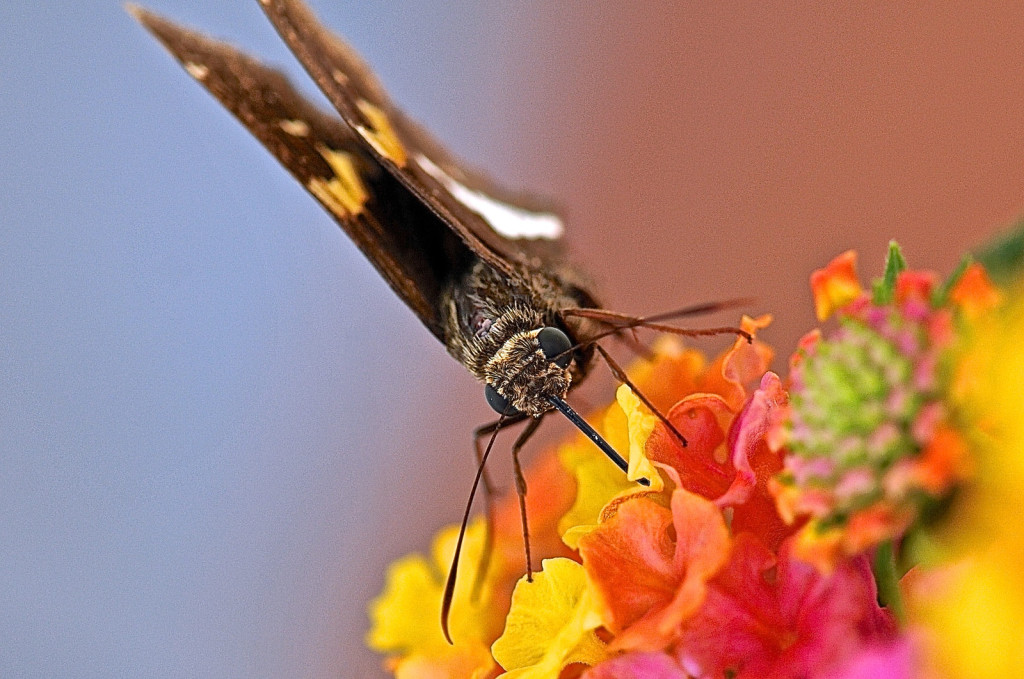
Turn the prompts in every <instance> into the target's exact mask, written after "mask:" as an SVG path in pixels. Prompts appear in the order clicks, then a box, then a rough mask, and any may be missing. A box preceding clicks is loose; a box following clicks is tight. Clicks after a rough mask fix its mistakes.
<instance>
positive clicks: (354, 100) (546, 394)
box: [129, 0, 749, 636]
mask: <svg viewBox="0 0 1024 679" xmlns="http://www.w3.org/2000/svg"><path fill="white" fill-rule="evenodd" d="M260 4H261V5H262V7H263V10H264V11H265V12H266V14H267V16H268V17H269V19H270V21H271V23H273V25H274V27H275V28H276V29H277V31H278V33H280V35H281V37H282V38H283V39H284V41H285V42H286V43H287V45H288V47H289V48H290V49H291V51H292V53H293V54H295V56H296V57H297V58H298V60H299V61H300V62H301V63H302V65H303V66H304V67H305V68H306V70H307V71H308V72H309V74H310V75H311V76H312V78H313V80H314V81H316V83H317V85H318V86H319V87H320V89H321V90H322V91H323V93H324V94H325V95H326V96H327V99H328V100H329V101H330V102H331V104H332V105H333V106H334V108H335V110H336V111H337V113H338V114H339V116H340V118H339V117H336V116H334V115H329V114H326V113H324V112H323V111H321V110H320V109H318V108H317V107H316V106H314V105H312V104H311V103H309V102H308V101H307V100H306V99H304V98H303V97H302V96H301V95H300V94H298V93H297V92H296V91H295V89H294V88H293V87H292V86H291V85H290V84H289V83H288V81H287V80H286V79H285V77H284V76H283V75H282V74H281V73H280V72H278V71H276V70H273V69H270V68H267V67H266V66H264V65H263V64H261V63H260V62H258V61H256V60H255V59H253V58H251V57H249V56H247V55H245V54H243V53H241V52H239V51H238V50H236V49H235V48H233V47H231V46H230V45H227V44H225V43H222V42H217V41H214V40H211V39H209V38H207V37H205V36H203V35H201V34H199V33H196V32H193V31H190V30H188V29H186V28H183V27H181V26H178V25H176V24H174V23H172V22H171V21H168V20H167V19H164V18H162V17H159V16H157V15H155V14H152V13H151V12H148V11H146V10H143V9H140V8H137V7H129V11H130V12H131V13H132V14H133V15H134V16H135V17H136V18H137V19H138V20H139V21H140V22H141V23H142V24H143V25H144V26H145V27H146V28H147V29H149V30H150V31H151V32H152V33H153V34H154V35H155V36H156V37H157V39H159V40H160V42H162V43H163V44H164V46H165V47H166V48H167V49H168V50H169V51H170V52H171V54H173V55H174V57H175V58H176V59H177V60H178V61H179V62H181V64H182V65H183V66H184V68H185V70H186V71H187V72H188V73H189V74H190V75H191V76H192V77H193V78H195V79H196V80H198V81H199V82H200V83H201V84H202V85H203V86H204V87H205V88H206V89H207V90H209V92H210V93H211V94H213V96H215V97H216V98H217V99H218V100H219V101H220V102H221V103H222V104H223V105H224V106H225V107H226V108H227V109H228V110H229V111H231V113H233V114H234V115H235V117H236V118H238V120H239V121H241V123H242V124H243V125H245V127H246V128H247V129H248V130H249V131H250V132H251V133H252V134H253V136H255V137H256V138H257V139H259V140H260V142H261V143H262V144H263V145H264V146H265V147H266V148H267V149H268V150H269V151H270V152H271V153H272V154H273V155H274V157H275V158H277V160H278V162H280V163H281V165H283V166H284V167H285V168H286V169H287V170H288V171H289V172H290V173H291V174H292V175H293V176H294V177H295V178H296V179H297V180H298V181H299V182H300V183H301V184H302V185H303V186H304V187H305V188H306V190H307V191H309V193H311V194H312V195H313V197H314V198H316V199H317V200H318V201H319V202H320V204H321V205H322V206H323V207H324V208H325V209H326V210H327V211H328V212H329V213H330V214H331V215H332V216H333V217H334V218H335V220H336V221H337V222H338V224H339V225H340V226H341V228H342V230H344V231H345V233H346V234H348V236H349V237H350V238H351V239H352V240H353V241H354V242H355V244H356V245H357V246H358V247H359V249H360V250H362V252H363V254H364V255H366V257H367V258H368V259H369V260H370V262H371V263H372V264H373V265H374V266H375V267H376V268H377V270H378V271H379V272H380V274H381V275H382V276H383V277H384V279H385V280H386V281H387V282H388V284H389V285H390V286H391V288H392V289H393V290H394V291H395V292H396V293H397V294H398V296H399V297H401V298H402V300H403V301H404V302H405V303H406V304H407V305H408V306H409V308H411V309H412V310H413V311H414V312H415V313H416V315H417V316H418V317H419V319H420V320H421V321H422V322H423V324H424V325H426V326H427V328H428V329H429V330H430V331H431V332H432V333H433V334H434V336H435V337H437V339H438V340H440V341H441V342H442V343H443V344H444V346H445V347H446V348H447V350H448V352H449V353H450V354H451V355H452V356H454V357H455V359H456V360H458V361H459V362H460V363H462V364H463V365H464V366H466V368H467V369H468V370H469V371H470V372H471V373H472V374H473V375H474V376H476V377H477V378H478V379H479V380H481V381H482V382H483V383H484V393H485V396H486V398H487V401H488V403H489V404H490V405H491V406H492V408H494V410H495V411H497V412H498V413H499V415H500V418H499V419H498V421H497V422H495V423H493V424H491V425H487V426H485V427H481V428H479V429H478V430H477V440H478V441H479V438H480V436H482V435H484V434H491V439H490V442H489V443H488V446H487V449H486V451H484V452H482V453H481V452H480V451H479V447H478V457H479V458H480V467H479V470H478V473H477V477H476V480H475V481H474V484H473V492H475V490H476V488H477V486H478V484H479V482H480V479H481V478H482V477H483V478H484V479H485V487H487V486H488V485H489V484H487V482H486V477H484V471H483V470H484V462H485V460H486V457H487V455H488V454H489V453H490V449H491V446H492V445H493V442H494V434H496V433H497V431H498V429H499V428H500V427H502V426H504V425H508V424H512V423H514V422H518V421H528V424H527V426H526V428H525V429H524V430H523V432H522V433H521V434H520V436H519V438H518V439H517V440H516V442H515V444H514V445H513V459H514V462H515V469H516V477H517V489H518V490H519V492H520V495H522V493H524V492H525V482H524V481H523V477H522V473H521V470H520V467H519V462H518V453H519V450H520V449H521V448H522V446H523V444H524V443H525V442H526V440H527V439H528V438H529V437H530V436H531V435H532V434H533V433H534V432H535V431H536V429H537V426H538V425H539V423H540V421H541V418H542V417H543V416H544V415H546V414H547V413H549V412H551V411H552V410H559V411H560V412H562V413H563V414H564V415H565V416H566V417H567V418H568V419H569V420H570V421H572V422H573V424H574V425H576V426H577V427H578V428H580V429H581V430H582V431H583V432H584V433H585V434H586V435H587V436H588V437H589V438H590V439H591V440H592V441H594V443H595V444H596V445H597V446H598V447H599V448H600V449H601V450H602V451H603V452H604V453H605V454H606V455H607V456H608V457H609V459H611V460H612V461H613V462H614V463H615V464H616V465H618V466H619V468H620V469H622V470H623V471H624V472H628V464H627V463H626V461H625V460H624V459H623V458H622V456H621V455H619V453H618V452H616V451H615V449H614V448H612V447H611V446H610V445H609V444H608V443H607V442H606V441H605V440H604V439H603V438H602V437H601V436H600V435H599V434H598V433H597V432H596V431H595V430H594V429H593V428H592V427H590V425H588V424H587V423H586V421H585V420H584V419H583V418H582V417H580V416H579V415H578V414H577V413H576V412H575V411H574V410H573V409H572V408H571V407H570V406H569V405H568V403H566V396H567V394H568V392H569V391H570V390H571V389H572V388H574V387H575V386H577V385H578V384H579V383H580V381H581V380H582V379H583V378H584V377H585V376H586V375H587V372H588V369H589V367H590V365H591V363H592V360H593V358H594V354H595V351H596V352H598V353H600V355H601V356H602V357H603V358H604V359H605V360H606V361H607V362H608V364H609V366H610V367H611V369H612V372H613V373H614V374H615V375H616V377H617V378H618V379H620V380H621V381H623V382H625V383H626V384H629V385H630V386H631V387H632V386H633V385H632V384H631V383H630V382H629V380H628V378H627V377H626V375H625V373H624V372H623V371H622V370H621V369H620V368H619V367H618V366H617V365H616V364H615V363H614V361H612V360H611V357H610V356H608V354H607V352H605V351H604V349H602V348H601V347H600V346H599V345H597V344H596V341H597V340H599V339H601V338H604V337H608V336H613V335H615V336H622V334H623V333H624V332H625V331H627V330H631V329H633V328H637V327H648V328H653V329H655V330H660V331H666V332H674V333H678V334H684V335H690V336H696V335H711V334H718V333H723V332H728V333H739V334H742V335H744V336H746V333H744V332H743V331H741V330H737V329H735V328H710V329H704V330H687V329H681V328H675V327H673V326H666V325H663V324H661V323H659V321H663V320H667V319H668V318H677V317H680V316H685V315H691V314H696V313H702V312H706V311H710V310H715V309H718V308H722V307H723V306H725V304H711V305H701V306H694V307H688V308H686V309H680V310H677V311H674V312H671V313H668V314H660V315H658V316H650V317H646V318H641V317H634V316H626V315H623V314H617V313H613V312H610V311H606V310H603V309H600V307H599V304H598V303H597V301H596V300H595V299H594V297H593V295H591V294H590V293H589V292H588V291H587V290H586V286H585V284H584V283H583V282H582V280H583V279H582V278H581V277H580V276H578V275H577V274H575V273H574V271H573V270H572V269H571V268H569V267H568V266H566V265H565V262H564V256H563V252H562V249H561V247H560V243H559V240H558V238H559V236H560V235H561V231H562V224H561V221H560V220H559V219H558V217H556V216H555V215H554V214H552V213H551V212H549V211H547V210H545V209H544V208H543V206H540V205H536V204H534V205H529V204H527V203H526V202H525V201H523V200H522V199H521V197H518V196H515V195H512V194H510V193H509V192H507V191H503V190H501V189H500V188H499V187H496V186H494V185H493V184H492V183H491V182H489V181H487V180H486V179H485V178H483V177H482V176H480V175H478V174H475V173H471V172H468V171H466V170H465V169H463V168H462V167H460V166H459V164H458V163H456V162H455V161H454V160H453V158H452V157H451V155H449V154H448V153H447V152H446V151H445V150H444V149H443V148H442V147H441V145H440V144H438V143H437V142H436V141H434V140H433V139H432V138H431V137H430V136H429V135H427V134H426V133H425V132H424V131H423V130H422V129H420V128H419V127H418V126H417V125H416V124H415V123H413V122H412V121H411V120H410V119H409V118H407V117H406V116H405V115H404V114H403V113H402V112H401V111H399V110H398V109H397V108H396V107H395V106H394V105H393V104H392V103H391V101H390V100H389V99H388V97H387V95H386V94H385V93H384V90H383V89H382V88H381V86H380V84H379V83H378V82H377V80H376V78H375V77H374V75H373V74H372V72H371V71H370V70H369V69H368V68H367V66H366V65H365V64H364V63H363V62H362V60H361V59H360V58H359V57H358V56H357V55H356V54H355V53H354V52H353V50H352V49H351V48H350V47H349V46H348V45H347V44H345V43H344V42H343V41H342V40H341V39H339V38H338V37H337V36H335V35H333V34H331V33H330V32H329V31H327V30H326V29H325V28H324V27H323V26H322V25H320V23H319V22H318V21H317V19H316V17H315V16H314V15H313V14H312V12H311V11H310V10H309V9H308V8H307V7H306V6H305V5H304V4H303V3H302V2H300V0H260ZM747 337H748V339H749V336H747ZM627 339H628V338H627ZM634 391H636V389H635V388H634ZM637 394H638V396H639V397H640V398H641V400H643V401H644V402H645V403H646V404H647V405H648V406H649V407H651V409H652V410H653V411H654V412H656V413H657V410H656V409H654V408H653V406H651V404H650V403H649V402H647V400H646V399H645V398H644V397H643V396H642V394H639V392H637ZM659 417H662V420H663V421H664V422H665V423H666V425H668V426H669V428H670V429H672V430H673V431H675V428H674V427H673V426H672V425H671V424H670V423H669V422H668V421H667V420H665V418H664V417H663V416H661V415H660V414H659ZM675 433H676V435H677V436H679V438H680V439H681V440H683V441H684V443H685V440H684V439H682V436H681V435H679V434H678V432H675ZM637 481H638V482H639V483H643V484H645V485H646V484H647V483H648V482H647V480H646V479H637ZM470 503H472V493H471V497H470ZM468 515H469V507H467V510H466V517H464V522H463V526H465V520H466V519H468ZM524 533H525V515H524ZM461 544H462V539H461V536H460V539H459V543H458V547H457V548H456V552H455V556H454V559H453V566H452V571H451V573H450V575H449V581H448V588H447V591H446V599H445V606H444V613H443V614H442V618H443V620H442V626H443V627H444V628H445V634H446V636H447V610H448V605H449V603H450V598H451V593H452V591H453V588H454V582H455V566H456V564H457V563H458V555H459V550H460V549H461ZM529 562H530V558H529V543H528V542H527V571H528V575H529V570H530V564H529Z"/></svg>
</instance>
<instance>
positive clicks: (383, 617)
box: [366, 519, 501, 679]
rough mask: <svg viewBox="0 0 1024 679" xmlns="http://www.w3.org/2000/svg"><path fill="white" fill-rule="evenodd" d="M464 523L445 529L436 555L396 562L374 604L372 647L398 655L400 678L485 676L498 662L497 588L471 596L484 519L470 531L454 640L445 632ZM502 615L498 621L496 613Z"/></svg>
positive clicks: (369, 642) (457, 599)
mask: <svg viewBox="0 0 1024 679" xmlns="http://www.w3.org/2000/svg"><path fill="white" fill-rule="evenodd" d="M458 530H459V529H458V526H449V527H448V528H446V529H445V530H443V531H441V532H440V533H439V534H438V536H437V538H435V540H434V544H433V546H432V549H431V556H430V558H427V557H424V556H422V555H420V554H412V555H409V556H406V557H404V558H402V559H399V560H398V561H396V562H394V563H393V564H391V567H390V568H389V569H388V574H387V584H386V585H385V589H384V592H383V593H382V594H381V595H380V596H379V597H378V598H377V599H375V600H374V601H373V602H372V603H371V604H370V618H371V620H372V621H373V626H372V628H371V629H370V631H369V633H368V634H367V635H366V644H367V646H369V647H370V648H372V649H374V650H377V651H380V652H383V653H388V654H390V655H392V656H393V658H392V660H391V662H390V663H389V664H390V667H391V669H392V670H393V671H394V672H395V675H396V676H397V677H402V678H403V679H413V678H415V677H432V676H438V674H439V673H440V674H442V675H448V676H464V677H468V676H471V675H472V674H473V673H474V672H479V673H480V674H481V676H486V674H487V673H488V672H489V671H490V670H491V669H492V668H493V667H494V661H493V660H492V659H491V654H490V652H489V650H488V643H489V635H488V632H489V630H491V629H493V628H494V626H495V624H497V625H499V626H500V624H501V623H500V610H499V611H497V612H496V611H494V610H493V609H494V606H493V604H492V602H491V601H490V599H491V596H490V595H491V592H490V591H487V584H486V582H485V585H484V590H485V591H483V592H481V593H480V596H479V597H478V598H477V600H476V601H472V600H471V596H470V590H471V589H472V586H473V580H474V575H475V574H474V573H473V572H472V571H473V568H474V567H475V566H476V564H477V563H478V560H479V556H480V550H481V548H482V546H483V542H484V522H483V521H482V520H481V519H477V520H476V521H474V522H473V523H472V524H471V525H470V527H469V529H468V530H467V531H466V541H465V546H464V548H463V555H462V563H463V568H464V569H465V570H464V571H463V577H461V578H460V579H459V581H458V583H457V586H456V592H455V599H454V602H453V612H452V616H451V624H452V639H453V640H454V641H455V644H454V645H449V644H448V642H447V641H445V639H444V636H443V635H442V633H441V595H442V592H443V590H444V574H445V573H447V572H448V566H449V565H450V564H451V559H452V553H453V552H454V551H455V540H456V539H457V537H458ZM496 617H497V620H495V618H496Z"/></svg>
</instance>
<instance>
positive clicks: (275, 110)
mask: <svg viewBox="0 0 1024 679" xmlns="http://www.w3.org/2000/svg"><path fill="white" fill-rule="evenodd" d="M130 10H131V12H132V13H133V14H134V16H135V17H136V18H137V19H138V20H139V21H140V22H141V23H142V24H143V25H144V26H145V27H146V28H147V29H148V30H149V31H150V32H152V33H153V35H155V36H156V37H157V39H158V40H160V42H161V43H163V45H164V46H165V47H166V48H167V49H168V50H169V51H170V52H171V54H172V55H174V57H175V58H176V59H177V60H178V61H179V62H180V63H181V64H182V65H183V66H184V68H185V70H186V71H188V72H189V74H191V75H192V76H193V77H194V78H195V79H196V80H198V81H199V82H200V83H201V84H202V85H203V86H204V87H205V88H206V89H207V90H208V91H209V92H210V93H211V94H213V96H214V97H216V98H217V99H218V100H219V101H220V102H221V104H223V105H224V107H225V108H227V109H228V110H229V111H231V113H232V114H234V116H235V117H236V118H238V120H239V121H240V122H241V123H242V124H243V125H244V126H245V127H246V129H248V130H249V132H251V133H252V134H253V136H255V137H256V138H257V139H259V141H260V142H262V144H263V145H264V146H265V147H266V148H267V149H268V150H269V151H270V152H271V153H272V154H273V155H274V157H275V158H277V160H278V161H279V162H280V163H281V165H283V166H284V167H285V168H286V169H287V170H288V171H289V172H290V173H291V174H292V176H294V177H295V178H296V179H297V180H298V181H299V182H300V183H301V184H302V185H303V186H304V187H305V188H306V189H307V190H308V191H309V192H310V193H311V194H312V195H313V196H314V197H315V198H316V199H317V200H318V201H319V202H320V204H321V205H323V207H324V208H325V209H326V210H327V211H328V212H330V213H331V215H332V216H333V217H334V218H335V220H336V221H337V222H338V224H339V225H340V226H341V228H342V229H343V230H344V231H345V233H346V234H348V236H349V237H350V238H351V239H352V240H353V241H354V242H355V243H356V245H357V246H358V247H359V248H360V249H361V250H362V251H363V253H364V254H365V255H366V256H367V257H368V258H369V259H370V261H371V262H372V263H373V265H374V266H375V267H376V268H377V270H378V271H379V272H380V273H381V275H382V276H383V277H384V279H385V280H386V281H387V282H388V284H389V285H390V286H391V287H392V288H393V289H394V290H395V292H396V293H398V295H399V297H401V298H402V299H403V300H404V301H405V303H406V304H407V305H408V306H409V307H410V308H411V309H412V310H413V311H414V312H415V313H416V315H417V316H419V318H420V320H421V321H423V323H424V324H425V325H426V326H427V327H428V328H429V329H430V331H431V332H433V333H434V335H435V336H437V337H438V339H440V340H441V341H442V342H444V341H445V339H446V338H445V336H444V335H445V329H444V324H443V323H442V322H441V318H440V313H439V309H440V298H441V295H442V293H443V291H444V290H445V288H446V286H447V285H448V283H449V282H450V278H451V277H452V276H455V275H457V274H458V272H460V271H462V270H465V268H466V267H467V266H468V265H469V263H470V262H471V261H473V259H474V250H472V249H471V248H470V247H469V246H468V245H467V243H466V241H465V240H464V239H462V238H460V237H459V234H456V233H455V232H454V231H453V230H452V229H451V228H450V227H449V226H448V225H447V224H446V223H445V222H444V221H442V220H441V219H440V218H439V217H438V215H437V214H436V212H435V211H434V210H433V209H432V208H431V206H430V205H428V204H427V203H425V202H424V201H423V200H421V199H420V198H419V197H418V196H417V195H416V194H414V193H412V192H410V191H409V189H408V187H407V186H406V185H405V184H404V183H403V182H402V181H400V180H399V179H397V178H396V177H395V176H394V174H392V173H391V172H388V171H386V170H385V169H384V168H382V166H381V163H380V160H379V158H378V157H377V156H376V155H375V154H374V153H373V152H372V151H371V150H370V149H368V148H367V145H366V142H365V141H364V140H363V139H362V138H361V137H359V136H358V135H357V133H356V132H355V131H354V130H353V129H352V127H351V126H350V125H348V124H346V123H344V122H342V121H341V120H339V119H337V118H335V117H333V116H328V115H326V114H325V113H324V112H322V111H321V110H320V109H319V108H317V107H316V106H314V105H313V104H311V103H310V102H308V101H307V100H306V99H304V98H303V97H302V96H301V95H300V94H299V93H298V92H296V91H295V89H294V88H293V87H292V86H291V85H290V84H289V82H288V81H287V79H286V78H285V77H284V76H283V75H282V74H281V73H280V72H278V71H276V70H273V69H270V68H268V67H266V66H264V65H263V64H261V63H260V62H258V61H257V60H255V59H253V58H251V57H249V56H247V55H245V54H243V53H241V52H239V51H238V50H236V49H235V48H234V47H232V46H230V45H227V44H225V43H221V42H217V41H215V40H211V39H209V38H207V37H205V36H203V35H201V34H199V33H196V32H193V31H190V30H188V29H186V28H183V27H181V26H178V25H176V24H174V23H173V22H171V21H168V20H167V19H164V18H162V17H160V16H157V15H155V14H153V13H151V12H148V11H145V10H142V9H140V8H137V7H131V8H130Z"/></svg>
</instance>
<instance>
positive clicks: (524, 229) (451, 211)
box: [260, 0, 562, 275]
mask: <svg viewBox="0 0 1024 679" xmlns="http://www.w3.org/2000/svg"><path fill="white" fill-rule="evenodd" d="M260 3H261V5H262V6H263V10H264V11H265V12H266V14H267V16H268V17H269V18H270V21H271V23H273V24H274V27H275V28H276V29H277V31H278V33H279V34H280V35H281V37H282V38H283V39H284V41H285V43H287V45H288V47H289V48H290V49H291V51H292V52H293V53H294V54H295V56H296V57H297V58H298V60H299V61H300V62H301V63H302V65H303V66H304V67H305V68H306V70H307V71H308V72H309V74H310V76H311V77H312V78H313V80H314V81H315V82H316V83H317V85H318V86H319V87H320V89H321V90H322V91H323V93H324V94H325V95H326V96H327V99H328V100H329V101H330V102H331V103H332V104H333V105H334V108H335V109H336V110H337V111H338V113H339V114H340V115H341V117H342V119H343V120H344V121H345V122H346V123H347V124H348V125H349V127H350V128H351V129H352V131H353V133H354V134H355V136H356V137H357V138H358V139H360V140H362V142H363V143H364V144H365V146H366V148H367V150H368V151H369V152H370V153H371V154H373V155H374V156H375V157H376V158H377V159H378V160H379V161H380V163H381V164H382V165H383V166H384V167H385V168H386V169H387V170H388V171H389V172H390V173H391V174H392V176H394V177H395V178H396V179H397V180H398V181H400V182H401V183H402V184H403V185H405V186H406V187H407V188H408V190H409V191H410V192H412V193H413V194H415V195H416V196H417V197H418V198H419V199H420V200H421V201H423V202H424V203H425V204H426V205H428V206H429V207H430V209H431V210H432V211H433V212H434V213H435V214H437V215H438V216H439V217H440V218H441V219H442V220H444V222H445V223H447V224H448V226H449V227H450V228H451V229H452V230H453V231H454V232H455V233H457V234H458V236H459V238H460V239H462V240H463V242H465V243H466V245H467V246H468V247H469V248H470V249H471V250H473V252H474V253H476V255H477V256H479V257H480V258H482V259H484V260H485V261H486V262H488V263H489V264H490V265H491V266H493V267H494V268H495V269H497V270H499V271H502V272H504V273H505V274H506V275H514V271H515V265H514V262H516V261H517V260H519V261H522V260H524V259H533V260H538V259H539V260H541V263H542V264H552V263H554V262H551V261H548V260H552V259H560V256H561V250H560V249H559V247H558V245H557V243H558V242H559V241H558V238H559V237H560V236H561V233H562V222H561V220H560V219H559V218H558V217H557V216H556V215H555V214H554V213H553V212H551V211H549V210H548V209H547V206H545V205H541V204H539V202H538V201H529V200H524V198H523V197H522V196H520V195H514V194H511V193H509V192H506V191H503V190H501V189H499V188H498V187H496V186H495V185H494V184H493V183H491V182H489V181H487V180H486V179H485V178H484V177H483V176H482V175H479V174H476V173H472V172H468V171H466V170H465V169H463V168H462V167H461V166H460V164H459V163H457V162H456V161H455V160H454V159H453V158H452V156H451V155H450V154H449V153H448V152H447V151H445V150H444V148H443V147H442V146H441V145H440V144H439V143H437V142H436V141H435V140H434V139H432V138H431V137H430V135H429V134H427V133H426V132H425V131H424V130H423V129H422V128H420V127H419V126H418V125H416V124H415V123H414V122H412V121H411V120H410V119H409V118H408V117H407V116H405V115H404V114H403V113H402V112H401V111H400V110H399V109H398V108H397V107H396V106H395V105H394V104H392V103H391V101H390V99H389V98H388V96H387V94H386V93H385V91H384V89H383V88H382V87H381V85H380V83H378V82H377V79H376V78H375V77H374V75H373V73H372V71H371V70H370V69H369V68H368V67H367V66H366V64H365V63H364V62H363V61H362V59H361V58H360V57H359V56H358V55H357V54H356V53H355V51H354V50H353V49H352V48H351V47H350V46H349V45H347V44H346V43H345V42H344V41H342V40H341V39H340V38H338V37H337V36H336V35H334V34H333V33H331V32H330V31H328V30H327V29H326V28H325V27H324V26H322V25H321V24H320V23H319V21H318V20H317V18H316V17H315V16H314V15H313V13H312V12H311V11H310V10H309V8H308V7H306V6H305V4H303V3H302V2H301V1H300V0H260ZM531 203H532V204H531Z"/></svg>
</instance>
